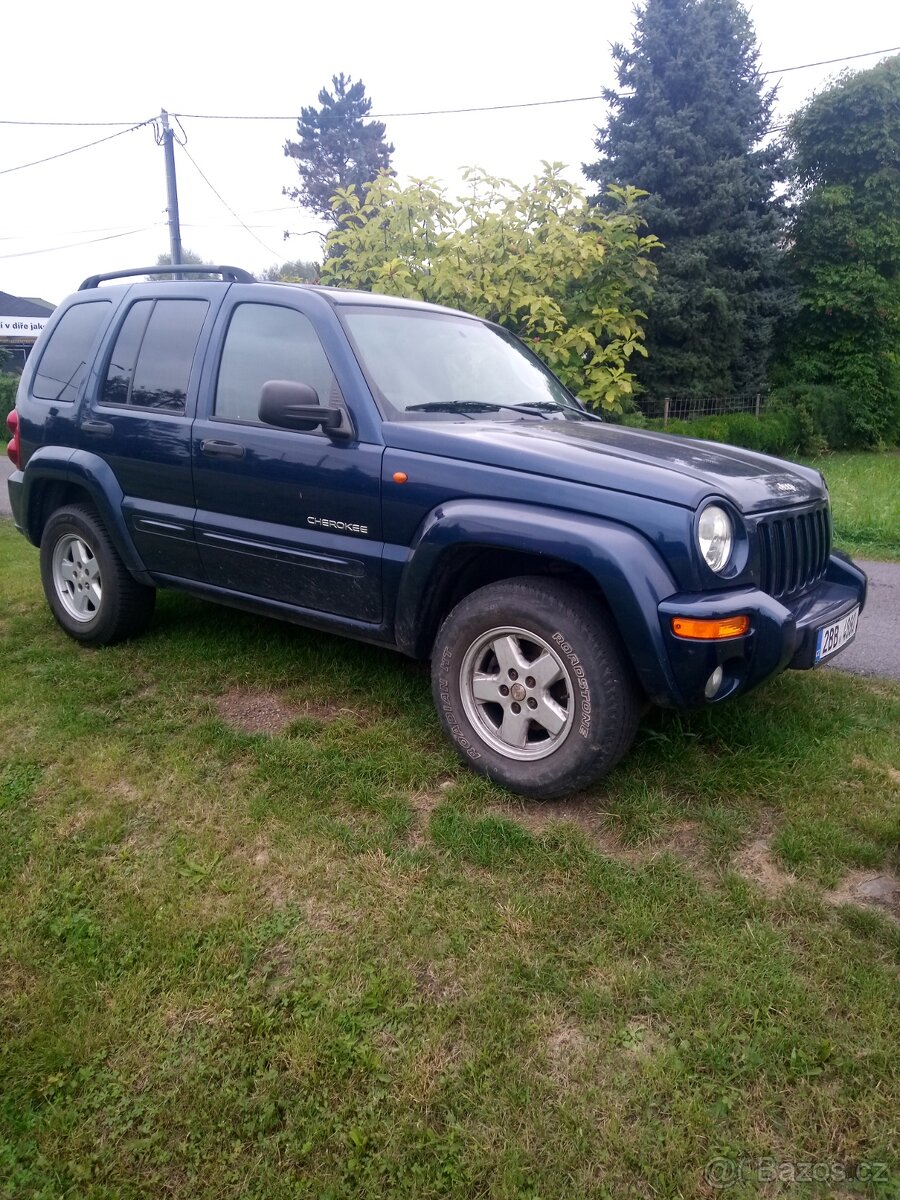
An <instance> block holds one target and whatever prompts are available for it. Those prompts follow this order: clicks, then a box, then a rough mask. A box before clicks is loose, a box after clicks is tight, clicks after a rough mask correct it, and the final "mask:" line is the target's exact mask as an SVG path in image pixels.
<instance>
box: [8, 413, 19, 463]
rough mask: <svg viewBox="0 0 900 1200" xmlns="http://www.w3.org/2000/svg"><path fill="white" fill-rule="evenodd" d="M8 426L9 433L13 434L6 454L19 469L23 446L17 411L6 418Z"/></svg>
mask: <svg viewBox="0 0 900 1200" xmlns="http://www.w3.org/2000/svg"><path fill="white" fill-rule="evenodd" d="M6 424H7V425H8V426H9V431H10V433H11V434H12V438H11V439H10V442H9V445H8V446H7V447H6V453H7V454H8V455H9V461H10V462H11V463H12V465H13V466H14V467H18V465H19V460H20V459H21V457H22V444H21V442H20V441H19V414H18V413H17V412H16V410H15V409H13V410H12V412H11V413H10V414H9V416H8V417H7V418H6Z"/></svg>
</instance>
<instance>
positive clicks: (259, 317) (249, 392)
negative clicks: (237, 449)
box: [213, 304, 338, 421]
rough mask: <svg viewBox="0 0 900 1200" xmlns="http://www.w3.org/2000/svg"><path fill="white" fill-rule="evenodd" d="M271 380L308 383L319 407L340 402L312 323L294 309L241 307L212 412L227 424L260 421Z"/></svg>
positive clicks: (229, 335) (228, 341) (234, 317)
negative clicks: (261, 404)
mask: <svg viewBox="0 0 900 1200" xmlns="http://www.w3.org/2000/svg"><path fill="white" fill-rule="evenodd" d="M269 379H289V380H291V381H292V382H293V383H308V384H309V386H310V387H313V388H315V389H316V392H317V393H318V396H319V403H320V404H326V405H327V404H330V403H332V401H333V400H335V399H336V398H337V395H338V392H337V383H336V381H335V378H334V375H333V373H332V370H331V367H330V366H329V365H328V359H327V358H326V357H325V351H324V350H323V349H322V343H321V342H320V341H319V338H318V335H317V334H316V331H315V329H313V326H312V322H311V321H310V320H309V318H308V317H305V316H304V315H303V314H302V313H299V312H296V311H295V310H294V309H292V308H281V307H280V306H278V305H275V304H239V305H238V307H237V308H236V309H235V310H234V313H233V314H232V317H231V321H230V323H229V325H228V332H227V334H226V335H225V346H224V348H223V350H222V361H221V363H220V365H219V379H218V383H217V385H216V400H215V406H214V409H213V412H214V414H215V416H217V417H219V418H221V419H223V420H226V421H258V420H259V398H260V395H261V393H262V387H263V384H264V383H266V381H267V380H269Z"/></svg>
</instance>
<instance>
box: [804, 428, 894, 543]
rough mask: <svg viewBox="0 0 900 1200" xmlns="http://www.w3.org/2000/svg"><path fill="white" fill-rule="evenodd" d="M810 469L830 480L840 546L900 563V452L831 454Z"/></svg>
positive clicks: (814, 462) (835, 528)
mask: <svg viewBox="0 0 900 1200" xmlns="http://www.w3.org/2000/svg"><path fill="white" fill-rule="evenodd" d="M808 465H809V466H813V467H817V468H818V470H820V471H821V472H822V473H823V475H824V476H825V478H826V480H827V481H828V487H829V489H830V491H831V507H832V516H833V518H834V537H835V544H836V545H837V546H839V547H840V548H841V549H843V550H846V551H847V552H848V553H849V554H853V555H855V556H857V557H859V558H876V559H886V560H890V561H893V562H900V451H887V452H886V453H883V454H874V453H873V454H863V453H858V454H849V453H845V454H828V455H826V456H825V457H824V458H818V459H815V460H814V461H812V462H810V463H809V464H808Z"/></svg>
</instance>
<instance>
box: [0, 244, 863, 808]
mask: <svg viewBox="0 0 900 1200" xmlns="http://www.w3.org/2000/svg"><path fill="white" fill-rule="evenodd" d="M157 270H158V269H157V268H136V269H135V270H133V271H122V272H115V273H113V274H111V275H102V276H101V275H98V276H94V277H92V278H90V279H87V280H85V282H84V283H83V284H82V285H81V288H80V289H79V291H78V292H77V293H76V294H75V295H73V296H70V297H69V298H68V299H67V300H66V301H65V302H64V303H63V304H61V305H60V307H59V308H58V309H57V311H56V313H55V314H54V316H53V319H52V320H51V322H50V323H49V324H48V326H47V328H46V329H45V331H44V332H43V334H42V335H41V337H40V339H39V341H38V343H37V345H36V347H35V349H34V351H33V353H32V355H31V357H30V358H29V361H28V364H27V367H26V369H25V371H24V373H23V376H22V381H21V386H20V389H19V392H18V397H17V400H16V409H15V411H14V412H13V413H12V414H11V416H10V418H9V421H10V427H11V429H12V441H11V443H10V446H9V453H10V456H11V458H12V460H13V463H14V465H15V467H16V470H15V471H14V473H13V474H12V476H11V478H10V481H9V491H10V497H11V501H12V508H13V514H14V517H15V521H16V525H17V526H18V528H19V529H20V530H21V532H22V533H23V534H24V535H25V536H26V537H27V538H28V539H29V541H31V542H32V543H33V544H34V545H35V546H38V547H40V565H41V577H42V580H43V586H44V591H45V594H46V597H47V602H48V604H49V605H50V608H51V610H52V612H53V615H54V617H55V618H56V620H57V621H58V622H59V624H60V625H61V626H62V628H63V629H64V630H65V631H66V633H68V634H69V635H70V636H71V637H73V638H76V639H77V640H78V641H81V642H84V643H86V644H88V645H102V644H106V643H110V642H113V641H116V640H118V639H121V638H124V637H128V636H131V635H134V634H137V633H139V632H140V631H141V630H142V629H144V628H145V627H146V625H147V624H148V622H149V621H150V620H151V617H152V613H153V604H154V599H155V595H156V589H157V588H161V587H163V588H178V589H180V590H182V591H187V592H191V593H193V594H195V595H197V596H202V597H205V598H207V599H210V600H218V601H221V602H222V603H225V604H231V605H235V606H237V607H239V608H244V609H249V610H252V611H254V612H259V613H264V614H267V615H269V616H276V617H281V618H283V619H285V620H288V621H294V622H296V623H298V624H301V625H306V626H310V627H312V628H314V629H318V630H322V631H325V632H329V633H342V634H346V635H347V636H350V637H355V638H360V639H362V640H364V641H368V642H374V643H377V644H379V645H384V646H391V647H394V648H395V649H397V650H400V651H401V652H402V653H404V654H407V655H410V656H412V657H414V658H430V659H431V663H432V676H433V687H434V699H435V704H436V707H437V711H438V714H439V717H440V720H441V721H442V723H443V726H444V729H445V730H446V733H447V734H448V736H449V737H450V739H451V740H452V742H453V744H454V745H455V747H456V748H457V750H458V752H459V753H460V755H461V756H462V758H463V759H464V760H465V761H466V762H467V763H468V764H469V765H470V766H471V767H472V768H473V769H474V770H476V771H479V772H481V773H482V774H484V775H487V776H488V777H489V778H491V779H493V780H496V781H497V782H499V783H501V784H503V785H505V786H507V787H509V788H511V789H512V790H514V791H516V792H519V793H521V794H523V795H527V796H536V797H544V798H550V797H556V796H561V795H565V794H569V793H571V792H574V791H577V790H578V789H580V788H582V787H584V786H586V785H587V784H589V783H590V782H591V781H592V780H594V779H596V778H597V777H598V776H600V775H601V774H603V773H604V772H606V771H608V770H610V769H611V768H612V767H613V766H614V765H615V763H616V762H617V761H618V760H619V759H620V758H621V757H622V755H623V754H625V752H626V751H627V750H628V748H629V746H630V745H631V742H632V740H633V738H634V736H635V732H636V730H637V726H638V722H639V719H640V716H641V713H642V711H643V709H644V708H645V706H646V705H647V703H648V702H649V703H652V704H658V705H668V706H674V707H693V706H702V705H713V704H720V703H722V702H723V701H725V700H728V699H732V698H734V697H736V696H738V695H740V694H742V693H744V692H746V691H748V690H749V689H750V688H752V687H754V686H756V685H757V684H759V683H761V682H762V681H763V680H765V679H769V678H770V677H772V676H773V675H775V674H777V673H778V672H780V671H782V670H784V669H785V668H786V667H795V668H808V667H813V666H815V665H817V664H818V663H820V662H821V661H823V660H824V659H826V658H828V657H829V656H830V655H832V654H835V653H836V652H837V651H839V650H840V649H841V648H842V647H843V646H845V645H846V644H847V643H848V642H849V641H850V640H851V639H852V638H853V636H854V634H855V631H856V625H857V621H858V618H859V613H860V610H861V608H862V605H863V603H864V601H865V594H866V579H865V575H864V574H863V572H862V571H860V570H859V569H858V568H857V567H856V566H854V565H853V563H852V562H850V560H849V559H847V558H846V557H845V556H843V555H841V554H838V553H836V552H834V551H833V550H832V548H831V516H830V511H829V504H828V492H827V489H826V486H825V483H824V480H823V479H822V476H821V475H820V474H819V472H818V471H815V470H811V469H809V468H806V467H801V466H794V465H792V464H789V463H786V462H782V461H779V460H778V459H774V458H769V457H766V456H763V455H761V454H754V453H750V452H747V451H743V450H737V449H734V448H732V447H727V446H719V445H713V444H711V443H707V442H701V441H692V440H688V439H684V438H676V437H667V436H664V435H661V434H657V433H647V432H642V431H638V430H631V429H625V428H622V427H621V426H617V425H613V424H609V423H607V422H604V421H603V420H602V419H601V418H600V417H598V416H597V415H596V414H594V413H591V412H589V411H587V410H586V409H585V408H584V407H583V406H582V405H581V404H580V403H579V402H578V400H577V399H575V397H573V396H572V395H571V394H570V393H569V392H567V391H566V389H565V388H564V387H563V386H562V384H561V383H560V382H559V381H558V380H557V379H556V378H555V377H554V376H553V375H552V374H551V373H550V372H549V371H548V370H547V369H546V367H544V366H543V364H542V363H541V362H540V361H539V360H538V359H537V358H535V357H534V355H533V354H532V353H531V352H530V351H529V350H528V349H527V348H526V347H525V346H523V345H522V344H521V343H520V342H519V341H518V340H517V339H516V338H515V337H513V336H511V335H510V334H509V333H508V332H506V331H505V330H503V329H501V328H499V327H497V326H495V325H492V324H490V323H489V322H486V321H482V320H480V319H478V318H475V317H472V316H469V315H467V314H465V313H462V312H456V311H454V310H452V309H445V308H437V307H434V306H431V305H427V304H421V303H415V302H410V301H404V300H397V299H391V298H388V297H385V296H376V295H371V294H369V293H362V292H352V291H342V290H336V289H329V288H323V287H310V286H293V285H287V284H268V283H265V284H261V283H257V282H256V281H254V280H253V278H252V276H250V275H248V274H247V273H246V272H244V271H241V270H239V269H236V268H231V267H219V268H214V270H215V271H216V273H217V274H219V275H221V281H219V280H215V281H213V282H209V281H205V280H204V281H200V280H192V279H191V278H190V275H191V273H192V268H190V267H187V266H177V267H174V268H172V269H171V270H172V273H173V274H175V275H176V276H177V277H176V278H175V279H174V280H163V281H160V282H135V281H134V280H135V278H136V277H137V276H140V275H146V274H148V273H149V272H151V271H157ZM193 270H194V271H196V270H197V268H194V269H193ZM200 270H202V271H205V272H209V271H210V268H209V267H203V268H200ZM101 284H103V285H104V286H100V285H101Z"/></svg>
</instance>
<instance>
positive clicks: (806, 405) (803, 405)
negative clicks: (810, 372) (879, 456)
mask: <svg viewBox="0 0 900 1200" xmlns="http://www.w3.org/2000/svg"><path fill="white" fill-rule="evenodd" d="M766 411H767V412H769V413H771V412H790V413H793V414H794V417H795V419H796V421H797V422H798V424H799V425H800V426H801V427H802V428H803V429H805V430H808V437H807V439H806V440H808V441H809V442H810V443H818V445H811V449H810V453H813V452H819V453H821V451H822V450H823V449H825V448H827V449H831V450H854V449H858V448H861V447H865V446H869V445H871V444H872V438H871V437H870V436H868V435H867V434H865V433H864V432H862V431H861V427H860V424H859V405H858V404H856V403H855V402H854V398H853V397H852V396H851V395H850V393H849V392H847V391H846V390H845V389H843V388H841V387H839V386H837V385H833V384H816V383H803V382H798V381H792V382H790V383H784V384H780V385H778V386H777V387H775V388H774V389H773V391H772V394H771V396H770V398H769V404H768V408H767V410H766ZM896 424H897V423H896V421H894V422H890V421H889V422H887V424H886V425H884V426H883V432H884V433H885V434H886V435H887V438H888V440H889V441H890V440H892V441H893V444H896V442H897V439H898V436H900V429H898V428H896Z"/></svg>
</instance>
